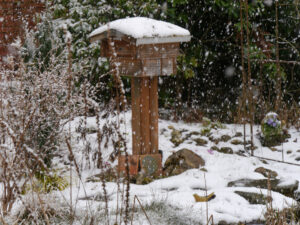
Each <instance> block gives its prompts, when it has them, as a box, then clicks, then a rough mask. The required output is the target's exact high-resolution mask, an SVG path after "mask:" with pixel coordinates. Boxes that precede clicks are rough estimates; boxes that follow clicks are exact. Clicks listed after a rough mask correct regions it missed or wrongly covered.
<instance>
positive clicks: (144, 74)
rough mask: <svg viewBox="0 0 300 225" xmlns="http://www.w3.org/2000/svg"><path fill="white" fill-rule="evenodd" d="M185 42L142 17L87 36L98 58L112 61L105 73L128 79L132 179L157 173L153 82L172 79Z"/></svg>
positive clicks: (166, 26) (183, 35) (184, 36)
mask: <svg viewBox="0 0 300 225" xmlns="http://www.w3.org/2000/svg"><path fill="white" fill-rule="evenodd" d="M190 38H191V37H190V33H189V31H187V30H185V29H183V28H181V27H178V26H176V25H173V24H170V23H167V22H163V21H157V20H153V19H149V18H143V17H136V18H127V19H120V20H116V21H113V22H110V23H109V24H107V25H104V26H102V27H99V28H98V29H96V30H95V31H93V32H92V33H91V35H90V39H91V42H94V41H98V40H100V41H101V56H102V57H108V58H109V57H112V58H113V60H112V61H113V62H111V65H110V67H111V68H114V69H118V71H117V73H118V74H120V75H123V76H128V77H130V78H131V108H132V154H133V155H132V156H129V167H130V168H129V171H130V175H137V173H138V172H139V169H141V170H143V171H144V172H145V173H146V175H151V176H153V175H159V174H160V173H161V160H162V158H161V155H160V154H159V152H158V146H159V145H158V76H168V75H171V74H174V73H176V58H177V56H178V55H179V43H181V42H187V41H189V40H190ZM112 41H113V44H112V43H111V42H112ZM110 45H112V46H113V50H112V48H111V47H110ZM116 65H117V67H116ZM124 164H125V159H124V156H120V157H119V170H120V171H125V165H124Z"/></svg>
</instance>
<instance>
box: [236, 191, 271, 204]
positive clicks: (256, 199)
mask: <svg viewBox="0 0 300 225" xmlns="http://www.w3.org/2000/svg"><path fill="white" fill-rule="evenodd" d="M234 193H236V194H238V195H239V196H241V197H243V198H244V199H246V200H247V201H248V202H249V203H250V204H261V205H265V204H266V203H267V202H268V200H269V199H268V197H267V196H264V195H263V194H258V193H253V192H245V191H235V192H234Z"/></svg>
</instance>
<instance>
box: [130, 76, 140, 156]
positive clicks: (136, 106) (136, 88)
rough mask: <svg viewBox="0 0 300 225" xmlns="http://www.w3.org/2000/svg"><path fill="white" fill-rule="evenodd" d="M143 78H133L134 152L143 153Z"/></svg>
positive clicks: (136, 153)
mask: <svg viewBox="0 0 300 225" xmlns="http://www.w3.org/2000/svg"><path fill="white" fill-rule="evenodd" d="M140 92H141V78H138V77H133V78H132V79H131V110H132V119H131V125H132V154H133V155H139V154H141V126H140V121H141V119H140V118H141V116H140V113H141V110H140Z"/></svg>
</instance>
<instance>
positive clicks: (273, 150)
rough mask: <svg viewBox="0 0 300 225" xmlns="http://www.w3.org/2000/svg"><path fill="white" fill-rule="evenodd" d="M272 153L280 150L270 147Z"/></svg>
mask: <svg viewBox="0 0 300 225" xmlns="http://www.w3.org/2000/svg"><path fill="white" fill-rule="evenodd" d="M269 149H270V150H271V151H272V152H277V151H278V150H277V148H274V147H270V148H269Z"/></svg>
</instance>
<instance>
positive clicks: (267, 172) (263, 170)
mask: <svg viewBox="0 0 300 225" xmlns="http://www.w3.org/2000/svg"><path fill="white" fill-rule="evenodd" d="M254 172H257V173H260V174H262V175H263V176H264V177H266V178H268V176H269V175H270V178H271V179H274V178H276V177H277V176H278V174H277V173H276V172H275V171H273V170H270V169H266V168H264V167H258V168H256V169H255V170H254Z"/></svg>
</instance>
